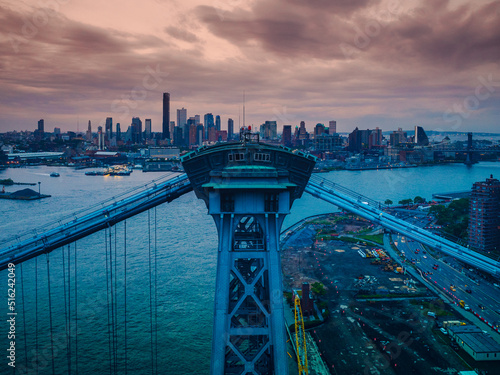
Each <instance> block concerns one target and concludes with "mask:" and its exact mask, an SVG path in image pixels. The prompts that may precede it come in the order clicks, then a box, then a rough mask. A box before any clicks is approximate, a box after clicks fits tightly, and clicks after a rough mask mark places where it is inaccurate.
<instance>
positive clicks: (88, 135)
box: [85, 120, 92, 142]
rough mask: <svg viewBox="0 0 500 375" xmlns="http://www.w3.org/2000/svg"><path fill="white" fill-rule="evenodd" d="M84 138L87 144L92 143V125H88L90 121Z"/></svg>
mask: <svg viewBox="0 0 500 375" xmlns="http://www.w3.org/2000/svg"><path fill="white" fill-rule="evenodd" d="M85 138H86V139H87V141H88V142H91V141H92V124H91V123H90V120H89V126H88V128H87V133H86V135H85Z"/></svg>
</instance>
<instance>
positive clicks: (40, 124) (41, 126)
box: [38, 118, 45, 135]
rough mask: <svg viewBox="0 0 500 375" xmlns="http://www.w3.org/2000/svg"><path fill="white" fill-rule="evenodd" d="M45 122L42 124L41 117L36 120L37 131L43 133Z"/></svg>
mask: <svg viewBox="0 0 500 375" xmlns="http://www.w3.org/2000/svg"><path fill="white" fill-rule="evenodd" d="M44 128H45V124H44V120H43V118H42V119H40V120H38V131H39V132H40V133H41V134H42V135H43V133H44V132H45V129H44Z"/></svg>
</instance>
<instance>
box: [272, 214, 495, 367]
mask: <svg viewBox="0 0 500 375" xmlns="http://www.w3.org/2000/svg"><path fill="white" fill-rule="evenodd" d="M382 238H383V233H381V230H380V229H378V228H374V227H373V225H372V224H371V223H370V222H368V221H365V220H363V219H359V218H357V217H355V216H352V215H348V214H340V213H339V214H329V215H324V216H322V217H316V218H312V219H309V220H305V221H303V222H302V223H299V224H297V225H296V226H294V227H293V228H289V229H288V230H287V231H286V232H285V233H283V235H282V265H283V275H284V284H285V291H286V292H285V295H287V293H291V294H293V293H294V291H297V290H302V288H303V285H304V284H307V285H310V286H314V288H312V287H311V288H310V292H309V293H310V296H311V299H312V300H313V301H314V306H315V307H314V309H313V310H312V311H311V313H309V314H304V326H305V331H306V332H307V333H308V334H309V336H310V340H312V341H313V342H314V344H312V345H314V347H315V350H313V354H312V355H313V356H314V357H319V358H320V359H321V362H322V363H321V366H320V367H319V368H321V370H319V371H317V370H316V368H315V367H314V366H312V365H311V363H310V366H309V372H308V373H309V374H324V373H330V374H391V375H392V374H422V375H423V374H459V373H460V371H468V370H471V369H472V368H471V366H470V365H468V364H467V362H468V361H466V360H464V359H463V358H465V356H466V354H465V353H462V351H461V349H460V350H458V349H456V348H455V347H452V346H451V345H452V343H451V342H450V340H449V338H448V337H447V335H445V334H443V333H442V331H440V329H439V327H442V324H443V322H445V323H446V322H448V321H452V322H458V324H459V325H460V324H466V323H465V322H464V321H463V320H462V317H461V316H460V315H458V314H456V312H455V311H454V310H453V309H452V308H450V307H449V306H448V305H446V304H444V303H443V301H442V300H441V299H439V298H438V297H436V295H435V294H433V293H432V292H431V291H430V290H429V289H428V288H427V287H426V286H425V285H423V284H421V283H420V282H419V281H417V280H415V279H414V278H412V277H411V276H410V275H408V274H406V272H405V269H404V267H402V266H401V265H400V264H397V263H396V262H395V261H393V260H392V259H391V258H390V256H389V255H388V254H387V253H386V251H385V250H384V248H383V245H382V243H383V241H382ZM291 307H292V305H291ZM292 309H293V307H292ZM291 311H293V310H291ZM454 324H457V323H454ZM307 351H309V349H307ZM469 363H470V362H469ZM490 367H491V366H490ZM492 368H495V367H494V366H493V367H492ZM325 371H328V372H325ZM303 373H305V372H303ZM483 373H486V372H483ZM487 373H488V374H490V375H491V374H494V373H498V372H494V371H493V370H491V371H488V372H487Z"/></svg>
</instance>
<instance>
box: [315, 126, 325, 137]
mask: <svg viewBox="0 0 500 375" xmlns="http://www.w3.org/2000/svg"><path fill="white" fill-rule="evenodd" d="M324 133H325V125H324V124H320V123H318V124H316V126H315V127H314V137H315V138H316V137H317V136H318V135H321V134H324Z"/></svg>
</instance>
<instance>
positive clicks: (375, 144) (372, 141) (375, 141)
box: [368, 127, 382, 150]
mask: <svg viewBox="0 0 500 375" xmlns="http://www.w3.org/2000/svg"><path fill="white" fill-rule="evenodd" d="M380 146H382V129H380V128H379V127H376V128H375V129H373V130H372V131H371V133H370V135H369V136H368V148H369V149H370V150H371V149H372V148H379V147H380Z"/></svg>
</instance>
